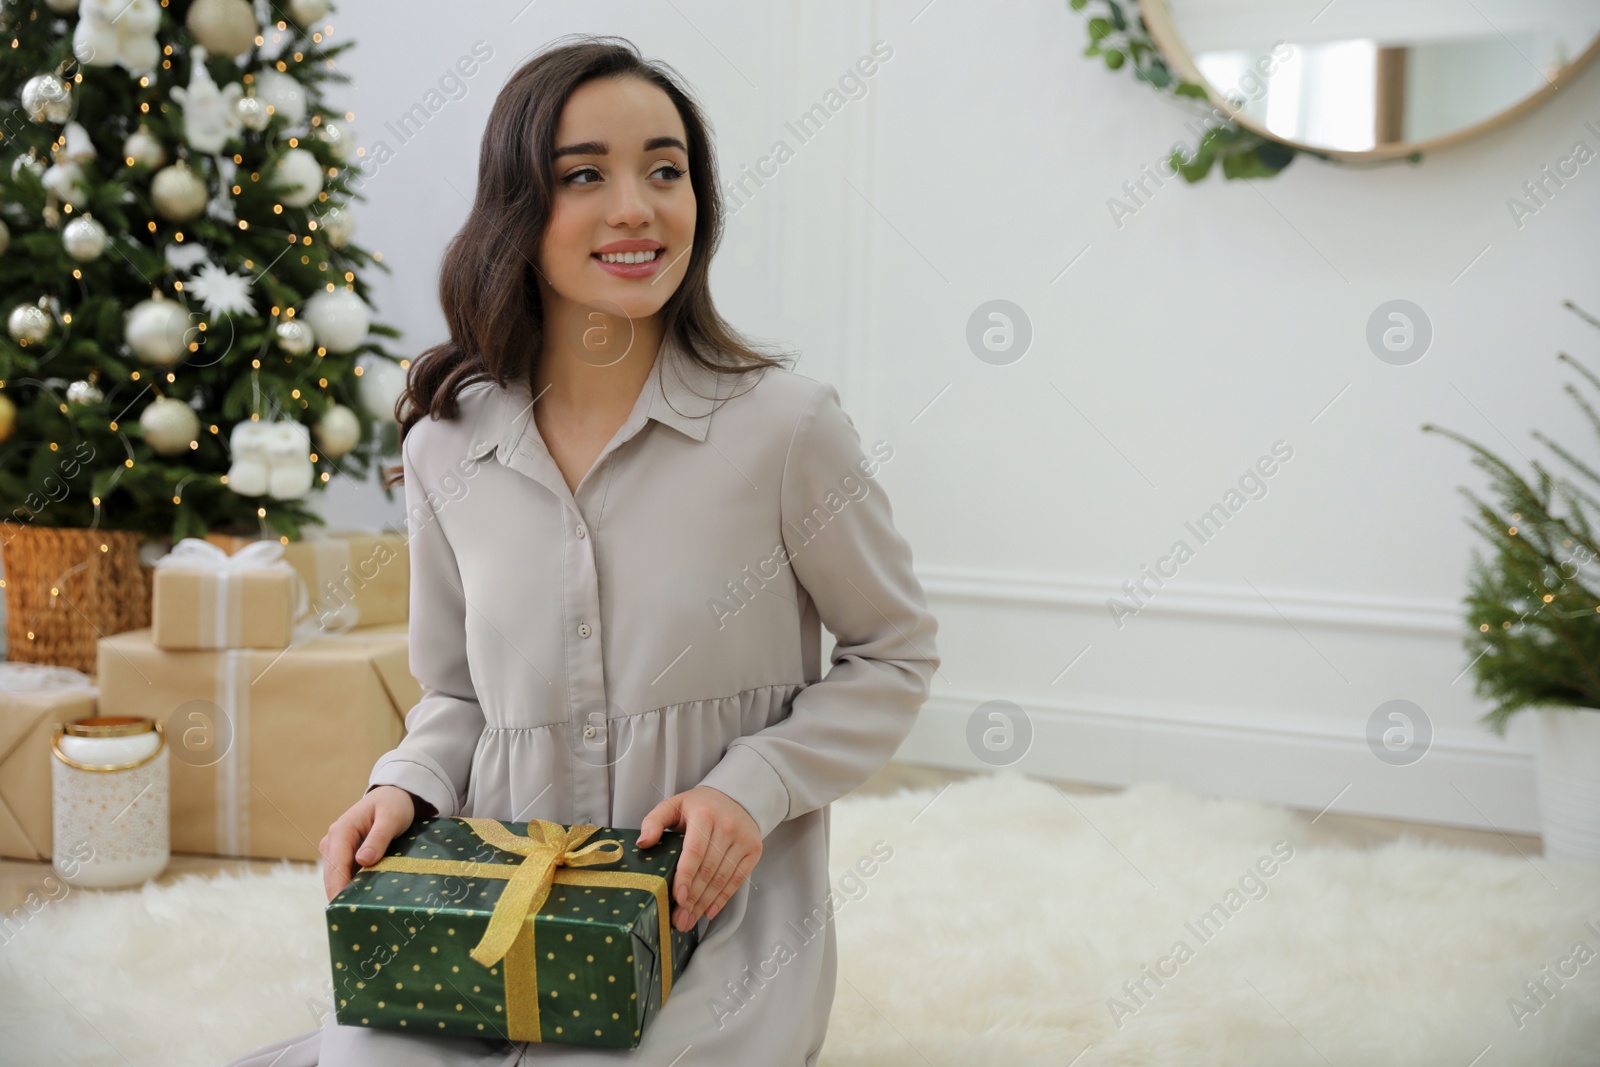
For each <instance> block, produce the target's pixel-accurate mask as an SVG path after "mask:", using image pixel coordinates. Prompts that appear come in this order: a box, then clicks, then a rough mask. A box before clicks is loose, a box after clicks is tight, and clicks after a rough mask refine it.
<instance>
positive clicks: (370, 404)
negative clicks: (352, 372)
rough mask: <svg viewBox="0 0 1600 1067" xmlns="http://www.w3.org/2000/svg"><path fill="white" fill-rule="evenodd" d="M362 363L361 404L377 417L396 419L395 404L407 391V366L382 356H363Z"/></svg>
mask: <svg viewBox="0 0 1600 1067" xmlns="http://www.w3.org/2000/svg"><path fill="white" fill-rule="evenodd" d="M360 364H361V386H360V392H361V406H362V407H364V408H366V409H367V410H368V411H370V412H371V413H372V414H373V415H374V416H376V417H377V418H380V419H383V420H385V421H387V422H393V421H394V406H395V404H397V403H398V402H399V400H400V394H401V393H404V392H405V391H406V372H405V368H403V367H401V366H400V365H399V364H398V363H394V362H391V361H390V360H387V359H384V358H383V357H381V356H373V357H371V358H365V357H364V358H363V359H362V360H360Z"/></svg>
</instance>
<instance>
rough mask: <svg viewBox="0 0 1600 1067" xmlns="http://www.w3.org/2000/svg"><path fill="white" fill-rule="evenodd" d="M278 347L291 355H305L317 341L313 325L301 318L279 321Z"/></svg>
mask: <svg viewBox="0 0 1600 1067" xmlns="http://www.w3.org/2000/svg"><path fill="white" fill-rule="evenodd" d="M275 332H276V333H277V335H278V347H279V348H281V349H282V350H283V351H285V352H287V353H288V354H289V355H291V356H303V355H305V354H306V353H307V352H309V351H311V349H312V347H313V346H314V345H315V344H316V343H317V339H316V335H315V334H313V333H312V332H311V327H309V326H307V325H306V324H305V323H303V322H301V321H300V320H299V319H284V320H283V321H282V322H280V323H278V327H277V330H276V331H275Z"/></svg>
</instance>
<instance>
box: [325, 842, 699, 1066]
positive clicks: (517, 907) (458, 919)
mask: <svg viewBox="0 0 1600 1067" xmlns="http://www.w3.org/2000/svg"><path fill="white" fill-rule="evenodd" d="M638 835H639V831H638V830H616V829H611V828H609V827H600V826H591V825H587V824H573V825H564V824H562V823H558V822H550V821H547V820H543V819H538V820H534V821H533V822H501V821H499V820H497V819H474V818H461V817H449V818H433V819H419V820H417V821H416V822H414V823H412V825H411V828H410V829H409V830H407V831H406V832H405V833H404V834H401V835H400V836H399V837H397V838H395V839H394V840H393V841H392V842H390V844H389V849H388V853H387V854H386V855H385V856H384V857H383V859H381V860H379V861H378V862H377V863H375V864H373V865H371V866H370V867H362V868H361V869H360V870H358V871H357V872H356V874H355V877H354V878H353V879H351V881H350V884H349V885H347V886H345V887H344V889H342V890H340V892H339V894H338V895H337V896H336V897H334V898H333V900H332V901H330V902H329V903H328V906H327V922H328V947H329V950H330V954H331V956H332V962H333V985H334V990H335V994H334V1000H335V1003H336V1005H337V1006H336V1008H335V1018H337V1019H338V1021H339V1023H340V1024H341V1025H343V1026H371V1027H379V1028H383V1029H395V1030H404V1031H407V1032H411V1033H424V1034H440V1033H443V1034H462V1035H466V1036H471V1037H497V1038H506V1039H509V1040H512V1041H548V1042H558V1043H563V1044H572V1045H596V1046H602V1047H608V1048H636V1047H637V1046H638V1044H639V1035H640V1034H642V1033H643V1032H644V1029H645V1027H646V1026H648V1025H649V1023H650V1020H651V1019H653V1018H655V1015H656V1013H657V1012H658V1011H659V1010H660V1008H661V1005H662V1004H663V1003H665V1002H666V999H667V996H668V995H669V994H670V993H671V991H672V984H673V981H674V979H676V977H677V976H678V975H679V974H680V973H681V972H682V970H683V968H684V966H685V965H686V964H687V963H688V962H689V957H690V955H691V954H692V953H693V952H694V949H695V946H696V945H697V944H698V943H699V940H700V937H699V933H698V929H699V928H698V926H696V928H695V929H691V930H689V931H688V932H680V931H678V930H676V929H674V928H673V927H672V925H671V922H670V920H671V902H670V897H669V891H670V889H669V887H670V886H671V884H672V877H673V874H674V873H675V871H676V870H677V866H678V859H679V857H680V856H681V854H682V844H683V835H682V834H681V833H675V832H672V831H666V832H663V833H662V835H661V840H660V841H658V842H656V844H654V845H653V846H651V847H650V848H638V847H637V846H635V845H634V844H632V842H633V841H635V840H636V839H637V838H638Z"/></svg>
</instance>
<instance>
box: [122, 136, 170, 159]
mask: <svg viewBox="0 0 1600 1067" xmlns="http://www.w3.org/2000/svg"><path fill="white" fill-rule="evenodd" d="M122 158H123V159H131V160H133V162H134V163H135V164H138V163H143V164H144V165H145V166H147V167H149V168H150V169H151V170H154V169H156V168H157V167H159V166H161V164H163V163H165V162H166V161H167V150H166V148H165V147H164V146H163V145H162V144H161V138H159V137H157V136H156V135H155V134H153V133H151V132H150V127H148V126H140V127H139V128H138V129H137V130H134V131H133V132H132V133H130V134H128V139H127V140H126V141H123V142H122Z"/></svg>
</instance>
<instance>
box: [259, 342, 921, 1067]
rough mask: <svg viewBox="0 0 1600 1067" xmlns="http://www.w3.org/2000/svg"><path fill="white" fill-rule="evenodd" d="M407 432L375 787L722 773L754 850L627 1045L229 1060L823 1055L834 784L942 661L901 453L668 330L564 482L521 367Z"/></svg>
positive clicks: (605, 800)
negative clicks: (519, 374) (645, 372)
mask: <svg viewBox="0 0 1600 1067" xmlns="http://www.w3.org/2000/svg"><path fill="white" fill-rule="evenodd" d="M402 453H403V462H404V469H405V496H406V504H407V524H408V534H409V537H410V544H411V604H410V610H411V620H410V625H411V633H410V638H411V670H412V673H413V674H414V675H415V676H416V678H417V680H418V682H419V683H421V685H422V687H423V697H422V700H421V701H420V702H419V703H418V704H417V705H416V706H415V707H414V708H412V709H411V711H410V713H409V714H408V715H407V717H406V729H407V733H406V736H405V738H404V740H403V741H401V743H400V745H399V747H397V748H395V749H394V750H393V751H391V752H389V753H387V754H386V755H384V756H383V757H382V758H381V759H380V760H379V761H378V763H377V765H376V766H375V767H374V768H373V772H372V776H371V784H383V783H387V784H391V785H397V786H400V787H402V788H404V789H407V790H409V791H410V792H412V793H414V794H416V795H417V796H419V797H422V798H423V799H425V800H426V801H428V802H429V803H431V804H432V805H434V807H436V808H437V809H438V810H439V812H440V814H441V815H471V816H482V817H489V818H496V819H504V820H510V821H526V820H530V819H551V820H555V821H558V822H562V823H577V822H586V823H595V824H598V825H601V826H609V827H618V828H637V827H639V825H640V824H641V822H642V821H643V819H644V816H645V814H646V813H647V812H649V811H650V809H651V808H653V807H655V806H656V804H658V803H659V802H660V801H661V800H663V799H665V798H667V797H669V796H671V795H673V794H675V793H679V792H683V791H685V790H688V789H691V788H693V787H695V786H697V785H708V786H714V787H715V788H717V789H719V790H721V791H723V792H725V793H727V794H728V795H729V796H731V797H733V798H734V799H735V800H737V801H738V802H739V803H740V804H742V805H743V806H744V807H745V808H746V809H747V810H748V811H749V812H750V814H751V816H752V817H753V818H754V819H755V821H756V823H757V825H758V826H759V827H760V830H761V834H762V839H763V852H762V856H761V860H760V862H759V863H758V864H757V865H756V867H755V869H754V870H753V871H752V872H751V874H750V877H749V878H748V879H747V880H746V882H745V883H744V885H742V886H741V887H740V888H739V890H738V891H737V892H736V893H734V895H733V896H732V897H731V898H730V899H729V900H728V902H727V904H726V905H724V907H723V910H722V911H721V912H719V913H718V914H717V916H716V917H715V918H713V919H706V918H702V919H701V923H700V930H701V936H702V940H701V943H700V945H699V947H698V948H697V949H696V950H695V953H694V956H693V957H692V958H691V959H690V961H689V964H688V965H687V966H686V967H685V969H684V971H683V973H682V975H681V976H679V977H677V978H676V980H675V981H674V982H673V986H672V994H671V996H670V997H669V998H668V1000H667V1002H666V1003H665V1004H664V1005H663V1007H662V1009H661V1011H660V1013H659V1014H658V1015H657V1016H656V1018H655V1019H654V1020H653V1021H652V1022H650V1023H649V1024H648V1026H647V1027H646V1029H645V1032H644V1034H643V1036H642V1038H641V1043H640V1045H639V1047H638V1048H636V1049H632V1050H613V1049H592V1048H584V1047H580V1046H571V1045H560V1044H554V1043H549V1042H546V1043H536V1042H535V1043H520V1042H508V1041H504V1040H499V1041H492V1040H482V1039H477V1038H461V1037H443V1036H440V1037H427V1036H423V1035H410V1034H406V1033H404V1032H403V1031H385V1030H376V1029H368V1028H364V1027H352V1026H340V1025H338V1024H337V1023H336V1022H335V1021H334V1018H333V1016H332V1015H331V1014H330V1015H329V1016H328V1018H327V1021H326V1023H325V1025H324V1027H323V1028H322V1029H320V1030H314V1031H311V1032H310V1033H307V1034H303V1035H300V1036H298V1037H294V1038H288V1039H286V1040H283V1041H280V1042H277V1043H275V1044H273V1045H271V1046H268V1047H266V1048H263V1049H260V1050H258V1051H256V1052H253V1053H251V1054H249V1055H247V1056H245V1057H243V1058H242V1059H239V1060H236V1061H234V1064H233V1065H232V1067H269V1065H270V1067H312V1065H314V1064H320V1065H321V1067H357V1065H361V1067H367V1065H378V1064H381V1065H384V1067H409V1065H423V1064H428V1065H434V1064H440V1065H450V1067H465V1065H468V1064H472V1065H480V1064H481V1065H496V1067H512V1065H516V1064H542V1065H549V1067H590V1065H597V1064H612V1063H615V1064H621V1063H629V1064H647V1065H650V1067H668V1065H673V1067H802V1065H805V1067H813V1065H815V1064H816V1062H817V1056H818V1052H819V1050H820V1049H821V1046H822V1041H823V1036H824V1034H825V1032H826V1030H827V1023H828V1015H829V1010H830V1008H831V1006H832V1003H833V996H834V985H835V980H836V951H835V937H834V925H833V919H832V910H833V906H834V901H833V900H832V899H830V898H831V893H832V887H831V886H830V883H829V874H828V812H829V808H828V805H829V803H830V802H831V801H833V800H836V799H838V798H839V797H840V796H842V795H843V794H845V793H847V792H849V791H850V790H852V789H854V788H855V787H857V786H859V785H860V784H862V783H863V782H864V781H866V780H867V779H868V778H869V777H871V776H872V775H873V774H874V773H875V772H876V771H878V770H879V769H880V768H881V767H883V765H884V764H885V763H886V762H888V760H889V759H890V757H891V756H892V755H893V754H894V751H895V749H896V748H897V747H898V746H899V744H900V742H901V740H902V739H903V738H904V737H905V735H906V734H907V733H908V732H909V730H910V729H911V726H912V722H913V720H914V719H915V718H916V715H917V712H918V710H919V708H920V707H921V706H922V704H923V702H924V700H925V699H926V697H927V695H928V692H929V685H930V679H931V677H932V675H933V673H934V671H935V670H936V669H937V668H938V666H939V662H940V661H939V655H938V653H937V651H936V649H935V636H936V632H937V623H936V620H935V618H934V616H933V615H932V614H931V613H930V612H929V610H928V607H927V602H926V599H925V597H924V595H923V590H922V587H921V585H920V584H919V583H918V581H917V578H916V576H915V575H914V573H913V571H912V559H911V549H910V546H909V545H908V544H907V542H906V540H905V538H904V537H902V536H901V535H900V533H899V532H898V531H897V530H896V529H895V526H894V523H893V519H892V515H891V510H890V506H889V501H888V498H887V497H886V496H885V494H884V490H883V487H882V485H881V484H879V482H878V481H877V479H876V475H877V473H878V471H879V468H880V467H881V465H882V464H883V462H885V461H886V460H889V459H892V457H893V449H892V447H891V446H889V445H888V444H887V443H885V442H882V441H879V442H876V443H875V444H874V445H873V446H872V448H871V449H870V450H869V449H865V448H864V447H863V445H862V442H861V439H860V436H859V434H858V433H857V431H856V429H855V425H854V423H853V422H852V421H851V419H850V417H849V415H847V414H846V413H845V411H844V409H843V408H842V407H841V406H840V402H839V394H838V392H837V390H836V389H835V388H834V387H833V386H831V385H828V384H826V383H819V382H817V381H816V380H814V379H811V378H808V377H805V376H804V375H800V374H797V373H794V372H791V371H788V370H784V369H782V368H778V367H772V368H767V369H764V370H763V369H757V370H754V371H751V372H749V373H748V374H745V375H741V376H737V377H722V376H717V375H715V374H713V373H712V372H709V371H706V370H704V369H703V368H701V367H699V366H698V365H697V364H695V363H693V362H692V361H691V360H689V359H688V358H687V357H686V356H685V355H684V354H683V352H682V350H681V349H680V348H679V347H678V346H677V344H676V343H675V342H673V341H671V340H670V339H669V340H668V341H665V342H664V343H663V344H662V345H661V348H660V351H659V353H658V354H657V356H656V359H655V362H654V365H653V367H652V369H651V372H650V376H649V379H648V380H647V382H646V383H645V386H644V388H643V389H642V390H641V392H640V394H639V398H638V400H637V401H636V402H635V403H634V406H633V410H632V412H631V413H630V414H629V416H628V419H627V421H626V422H624V423H623V425H622V427H621V428H620V429H619V430H618V431H617V432H616V434H615V436H614V437H613V438H612V440H611V441H610V443H608V444H607V445H606V447H605V449H604V450H603V451H601V453H600V455H599V457H598V458H597V459H596V460H595V463H594V466H593V468H592V469H590V470H589V472H588V473H587V474H586V475H585V476H584V478H583V480H582V482H580V483H579V485H578V490H577V492H576V493H575V494H574V493H573V492H571V491H569V489H568V487H567V484H566V481H565V479H564V478H563V477H562V475H561V472H560V470H559V469H558V468H557V466H556V464H555V461H554V460H553V459H552V458H551V456H550V453H549V451H548V450H547V449H546V447H545V444H544V442H543V440H542V438H541V437H540V435H539V430H538V427H537V425H536V424H535V422H534V420H533V418H532V399H531V396H530V391H529V389H528V386H527V385H526V384H519V385H518V386H516V387H514V388H512V389H509V390H506V389H501V388H499V387H498V386H496V385H495V384H494V383H492V382H481V383H477V384H475V385H472V386H470V387H468V388H467V389H466V390H464V391H463V394H462V397H461V413H460V417H459V418H457V419H454V420H449V421H438V420H434V419H432V418H427V419H424V420H422V421H421V422H419V423H418V424H417V425H416V426H415V427H413V429H412V431H411V433H410V434H409V435H408V436H407V438H406V441H405V447H404V448H403V450H402ZM823 624H825V625H826V626H827V627H828V629H829V631H830V632H831V633H832V634H833V635H834V639H835V647H834V650H833V654H832V657H831V658H832V663H831V665H830V667H829V669H828V672H827V674H826V675H824V674H823V673H822V671H821V665H820V659H821V631H820V626H821V625H823ZM352 799H354V798H352Z"/></svg>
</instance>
